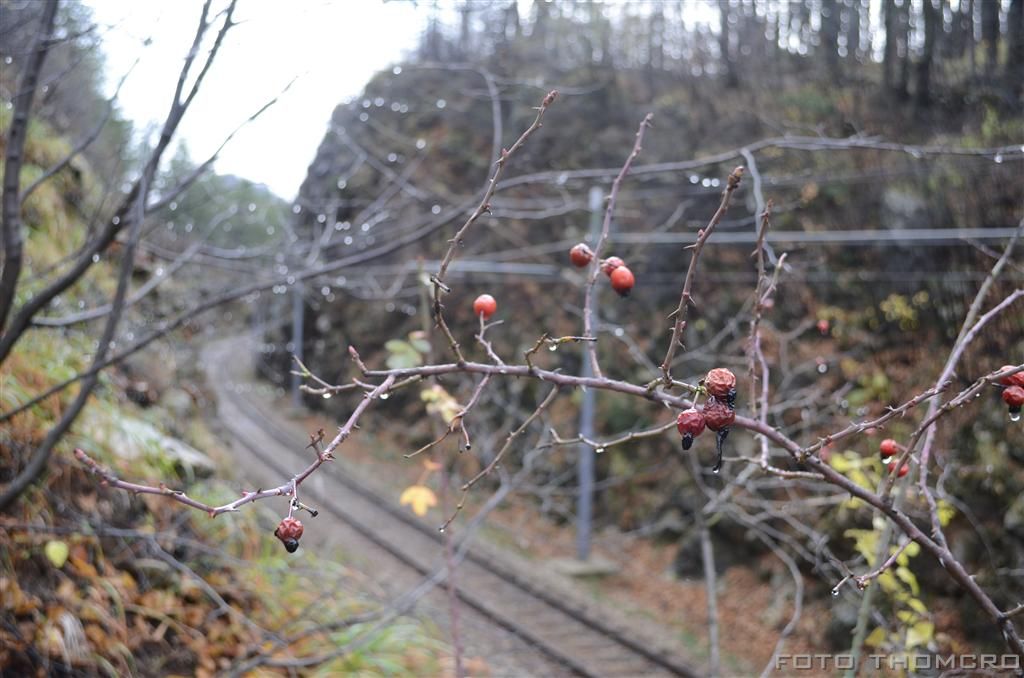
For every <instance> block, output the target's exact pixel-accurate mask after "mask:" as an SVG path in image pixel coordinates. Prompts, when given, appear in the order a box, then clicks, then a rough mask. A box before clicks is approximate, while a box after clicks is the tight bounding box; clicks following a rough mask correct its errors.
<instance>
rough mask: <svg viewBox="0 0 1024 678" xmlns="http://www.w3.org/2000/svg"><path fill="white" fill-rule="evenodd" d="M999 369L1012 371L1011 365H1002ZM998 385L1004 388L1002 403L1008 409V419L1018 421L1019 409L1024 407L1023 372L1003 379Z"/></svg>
mask: <svg viewBox="0 0 1024 678" xmlns="http://www.w3.org/2000/svg"><path fill="white" fill-rule="evenodd" d="M1001 369H1004V370H1012V369H1013V365H1003V367H1002V368H1001ZM999 383H1000V384H1002V385H1003V386H1005V387H1006V388H1004V389H1003V402H1004V403H1006V406H1007V407H1008V408H1010V418H1011V419H1013V420H1014V421H1016V420H1018V419H1020V409H1021V407H1022V406H1024V372H1017V373H1016V374H1011V375H1010V376H1008V377H1003V378H1002V379H1000V380H999Z"/></svg>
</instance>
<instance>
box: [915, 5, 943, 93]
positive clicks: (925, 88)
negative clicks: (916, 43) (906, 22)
mask: <svg viewBox="0 0 1024 678" xmlns="http://www.w3.org/2000/svg"><path fill="white" fill-rule="evenodd" d="M921 16H922V18H923V19H924V46H923V47H922V49H921V60H920V61H918V62H917V104H918V105H919V106H927V105H928V104H929V102H930V101H931V97H932V92H931V77H932V61H933V59H934V57H935V39H936V34H937V32H938V28H939V21H940V17H939V10H937V9H936V8H935V5H933V4H932V0H923V2H922V3H921Z"/></svg>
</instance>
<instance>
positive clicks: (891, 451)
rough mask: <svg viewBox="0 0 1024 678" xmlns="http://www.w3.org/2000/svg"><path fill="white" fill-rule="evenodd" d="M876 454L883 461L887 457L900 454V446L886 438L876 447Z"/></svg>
mask: <svg viewBox="0 0 1024 678" xmlns="http://www.w3.org/2000/svg"><path fill="white" fill-rule="evenodd" d="M878 452H879V454H881V455H882V458H883V459H886V458H888V457H893V456H896V455H897V454H899V453H900V446H899V443H897V442H896V441H895V440H893V439H892V438H886V439H885V440H883V441H882V442H881V443H879V445H878Z"/></svg>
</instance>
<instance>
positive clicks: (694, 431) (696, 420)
mask: <svg viewBox="0 0 1024 678" xmlns="http://www.w3.org/2000/svg"><path fill="white" fill-rule="evenodd" d="M676 428H677V429H679V435H681V436H683V449H684V450H688V449H690V446H691V445H693V439H694V438H696V437H697V436H699V435H700V434H701V433H703V432H704V415H703V414H702V413H701V412H700V410H696V409H694V408H692V407H691V408H690V409H688V410H683V411H682V412H680V413H679V416H678V417H676Z"/></svg>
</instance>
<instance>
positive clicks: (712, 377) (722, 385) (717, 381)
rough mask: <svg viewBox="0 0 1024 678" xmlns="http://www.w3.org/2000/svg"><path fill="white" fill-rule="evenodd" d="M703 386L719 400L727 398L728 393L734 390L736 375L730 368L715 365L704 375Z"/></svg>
mask: <svg viewBox="0 0 1024 678" xmlns="http://www.w3.org/2000/svg"><path fill="white" fill-rule="evenodd" d="M704 387H705V388H707V390H708V393H710V394H711V395H713V396H714V397H716V398H718V399H719V400H728V399H729V396H730V393H735V391H736V375H735V374H733V373H732V370H728V369H726V368H724V367H716V368H715V369H713V370H711V371H710V372H708V374H707V376H706V377H704Z"/></svg>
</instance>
